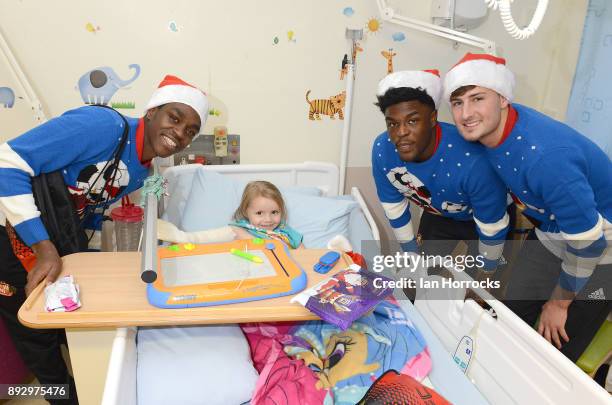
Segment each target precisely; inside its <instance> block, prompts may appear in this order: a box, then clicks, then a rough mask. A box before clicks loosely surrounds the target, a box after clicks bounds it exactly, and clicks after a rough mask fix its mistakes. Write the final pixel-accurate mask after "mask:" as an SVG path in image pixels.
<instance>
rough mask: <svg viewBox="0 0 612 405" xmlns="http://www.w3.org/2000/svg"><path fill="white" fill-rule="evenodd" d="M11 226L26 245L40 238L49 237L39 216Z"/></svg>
mask: <svg viewBox="0 0 612 405" xmlns="http://www.w3.org/2000/svg"><path fill="white" fill-rule="evenodd" d="M13 227H14V228H15V231H16V232H17V233H18V234H19V237H20V238H21V239H22V240H23V242H24V243H25V244H26V245H28V246H32V245H33V244H35V243H38V242H40V241H42V240H46V239H49V234H48V233H47V230H46V229H45V226H44V225H43V223H42V221H41V219H40V217H36V218H32V219H28V220H27V221H23V222H21V223H20V224H18V225H14V226H13Z"/></svg>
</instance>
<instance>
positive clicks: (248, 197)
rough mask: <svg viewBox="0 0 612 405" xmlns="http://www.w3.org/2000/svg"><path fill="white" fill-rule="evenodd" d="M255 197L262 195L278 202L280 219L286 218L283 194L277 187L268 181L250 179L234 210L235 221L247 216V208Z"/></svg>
mask: <svg viewBox="0 0 612 405" xmlns="http://www.w3.org/2000/svg"><path fill="white" fill-rule="evenodd" d="M257 197H264V198H269V199H271V200H273V201H274V202H275V203H276V204H278V208H279V210H280V213H281V221H285V220H286V219H287V209H286V208H285V201H284V200H283V196H282V194H281V192H280V191H279V189H278V188H277V187H276V186H275V185H274V184H272V183H270V182H269V181H264V180H257V181H251V182H250V183H249V184H247V185H246V187H245V188H244V191H243V192H242V200H241V201H240V205H239V206H238V208H237V209H236V212H234V216H233V218H234V220H235V221H240V220H241V219H246V218H247V212H246V211H247V208H248V207H249V205H250V204H251V202H253V200H254V199H255V198H257Z"/></svg>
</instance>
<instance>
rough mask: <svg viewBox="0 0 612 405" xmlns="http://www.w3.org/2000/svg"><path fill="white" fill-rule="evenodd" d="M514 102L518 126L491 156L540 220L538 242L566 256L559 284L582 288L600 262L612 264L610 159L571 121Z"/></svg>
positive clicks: (527, 209) (522, 202)
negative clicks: (546, 114)
mask: <svg viewBox="0 0 612 405" xmlns="http://www.w3.org/2000/svg"><path fill="white" fill-rule="evenodd" d="M512 106H513V107H514V109H515V110H516V111H517V113H518V119H517V121H516V123H515V125H514V128H513V129H512V132H511V133H510V134H509V136H508V138H507V139H506V140H505V141H504V143H503V144H501V145H500V146H498V147H496V148H491V149H487V157H488V159H489V161H490V162H491V164H492V166H493V167H494V169H495V170H496V171H497V173H498V174H499V176H500V177H501V178H502V179H503V180H504V182H505V183H506V185H507V186H508V187H509V189H510V190H511V192H512V194H513V197H514V199H515V201H516V202H517V204H518V205H519V206H522V207H523V208H525V214H527V215H529V216H530V217H532V218H534V219H536V220H537V221H539V222H540V223H541V224H540V225H539V226H538V230H537V232H536V233H537V235H538V238H539V239H540V241H542V243H543V244H544V245H545V246H546V247H547V248H548V249H549V250H550V251H551V252H553V253H554V254H555V255H557V256H558V257H560V258H562V259H563V263H562V268H563V272H562V273H561V277H560V279H559V283H560V285H561V287H563V288H564V289H566V290H569V291H574V292H577V291H580V290H581V289H582V287H584V285H585V284H586V282H587V281H588V279H589V277H590V276H591V274H592V273H593V270H594V268H595V266H596V265H597V264H598V263H612V253H611V252H610V249H609V248H608V245H609V244H610V240H611V238H610V236H608V238H607V240H606V236H605V232H606V231H607V232H609V233H612V225H611V222H612V163H611V162H610V159H609V158H608V156H607V155H606V154H605V153H604V152H603V151H602V150H601V149H600V148H599V147H598V146H597V145H595V144H594V143H593V142H592V141H590V140H589V139H588V138H586V137H584V136H582V135H581V134H580V133H578V132H577V131H575V130H573V129H572V128H570V127H569V126H567V125H565V124H563V123H561V122H558V121H555V120H553V119H552V118H550V117H547V116H545V115H544V114H541V113H539V112H537V111H535V110H533V109H531V108H528V107H525V106H522V105H520V104H513V105H512ZM606 249H607V251H608V253H607V255H606Z"/></svg>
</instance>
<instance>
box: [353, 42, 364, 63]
mask: <svg viewBox="0 0 612 405" xmlns="http://www.w3.org/2000/svg"><path fill="white" fill-rule="evenodd" d="M359 52H363V48H362V47H361V46H360V45H359V42H355V48H354V49H353V65H355V62H356V61H357V54H358V53H359Z"/></svg>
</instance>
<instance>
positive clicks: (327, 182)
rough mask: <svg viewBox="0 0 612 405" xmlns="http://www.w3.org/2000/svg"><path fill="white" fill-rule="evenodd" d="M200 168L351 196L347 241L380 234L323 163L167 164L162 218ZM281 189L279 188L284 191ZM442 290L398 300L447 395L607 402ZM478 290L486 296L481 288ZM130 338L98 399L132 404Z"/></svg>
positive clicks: (533, 344)
mask: <svg viewBox="0 0 612 405" xmlns="http://www.w3.org/2000/svg"><path fill="white" fill-rule="evenodd" d="M201 171H214V172H217V173H220V174H222V175H223V176H228V177H230V178H232V179H239V180H241V181H249V180H255V179H265V180H269V181H271V182H273V183H275V184H276V185H278V186H281V187H301V188H317V189H319V190H321V194H322V195H323V196H325V197H327V198H331V199H334V198H335V199H339V200H346V199H352V200H354V201H355V202H356V206H357V209H355V210H353V211H352V212H351V213H350V220H349V229H348V233H349V235H348V236H349V239H350V241H351V242H352V243H353V245H354V247H355V248H356V249H359V247H360V246H361V244H360V243H359V241H360V240H364V241H378V240H379V233H378V229H377V227H376V224H375V223H374V220H373V217H372V215H371V214H370V212H369V211H368V208H367V206H366V204H365V201H364V200H363V198H362V196H361V194H360V192H359V190H358V189H357V188H353V189H352V190H351V195H350V196H344V197H343V196H338V186H337V184H338V169H337V167H336V166H334V165H332V164H327V163H315V162H306V163H302V164H288V165H240V166H200V165H187V166H178V167H172V168H169V169H167V170H166V171H165V172H164V176H165V177H166V178H167V179H168V182H169V184H168V194H169V195H168V197H166V198H165V200H164V201H163V206H164V210H163V215H162V217H163V218H165V219H166V220H169V221H171V222H173V223H175V224H179V225H180V224H181V220H182V217H183V214H184V211H185V210H186V208H187V209H188V208H189V207H188V205H189V201H190V197H192V196H191V193H192V191H193V190H194V178H197V176H198V175H199V174H198V173H199V172H201ZM196 188H197V187H196ZM286 190H288V188H284V189H282V190H281V191H283V195H285V196H286V194H285V191H286ZM207 191H209V192H210V194H211V195H215V196H217V198H218V201H217V202H218V204H223V193H220V192H218V191H216V190H207ZM226 194H227V193H226ZM202 215H205V214H204V213H203V214H202ZM290 215H291V211H290ZM367 246H369V248H368V249H369V251H368V252H366V258H369V259H371V256H372V255H373V254H379V253H380V252H379V251H372V249H371V246H372V244H371V243H369V244H368V245H367ZM307 247H310V246H307ZM316 247H323V246H316ZM368 256H370V257H368ZM431 277H438V276H431ZM448 291H449V292H448V294H449V295H448V297H447V298H448V299H447V300H440V299H439V295H438V296H437V297H436V298H438V299H428V298H431V297H428V294H429V292H428V291H427V290H418V291H417V299H416V300H415V304H414V305H413V304H412V303H411V302H410V301H409V300H407V299H403V300H400V305H401V307H402V308H403V309H404V311H405V312H406V313H407V314H409V316H410V318H411V319H412V321H413V322H414V324H415V325H416V326H417V327H418V329H419V330H420V331H421V333H422V334H423V336H424V338H425V339H426V341H427V344H428V347H429V351H430V355H431V358H432V365H433V366H432V370H431V372H430V374H429V380H430V381H431V384H432V385H433V387H434V388H435V389H436V390H437V391H438V392H439V393H440V394H442V395H443V396H444V397H445V398H447V399H448V400H449V401H451V402H452V403H454V404H470V405H475V404H486V403H491V404H531V403H542V404H574V403H589V404H608V403H610V402H609V401H610V397H609V394H608V393H607V392H605V391H604V390H603V389H602V388H601V387H599V386H598V385H597V384H596V383H594V382H593V381H592V380H591V379H590V378H589V377H588V376H587V375H586V374H585V373H583V372H582V371H580V370H579V369H578V368H577V367H576V366H575V365H574V364H573V363H571V362H570V361H569V360H568V359H567V358H565V357H564V356H563V355H562V354H561V353H560V352H558V351H557V350H556V349H555V348H554V347H553V346H551V345H550V344H549V343H548V342H546V341H545V340H544V339H542V338H541V337H540V336H539V335H538V334H537V333H536V332H535V331H534V330H533V329H531V328H529V327H528V326H527V325H526V324H524V323H523V322H522V321H521V320H520V319H519V318H518V317H517V316H516V315H514V314H513V313H512V312H510V311H509V310H508V309H507V308H506V307H505V306H504V305H503V304H501V303H499V302H495V301H494V300H490V299H487V303H488V304H489V305H490V306H491V308H492V309H491V310H489V311H484V310H483V309H482V307H480V306H479V305H477V304H476V303H475V302H474V301H472V300H467V301H464V299H463V298H464V295H465V291H464V290H457V289H455V290H448ZM477 293H480V294H482V296H484V297H485V298H490V296H487V295H486V293H484V292H478V291H477ZM437 294H439V291H438V292H437ZM492 315H493V316H492ZM468 334H470V335H471V336H472V337H473V338H474V340H475V350H474V354H473V356H472V358H471V361H470V366H469V368H468V371H467V375H466V374H463V373H462V372H461V370H460V369H459V367H458V366H457V365H456V364H455V363H454V361H453V358H452V353H454V351H455V349H456V347H457V344H458V342H459V341H460V340H461V338H462V337H463V336H464V335H468ZM136 336H137V330H136V328H120V329H118V330H117V334H116V337H115V338H114V342H113V348H112V353H111V357H110V361H109V366H108V373H107V378H106V383H105V388H104V396H103V400H102V403H103V404H104V405H114V404H121V405H130V404H134V405H135V404H137V403H138V401H137V364H138V358H137V357H138V355H137V353H138V351H137V346H136Z"/></svg>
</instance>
